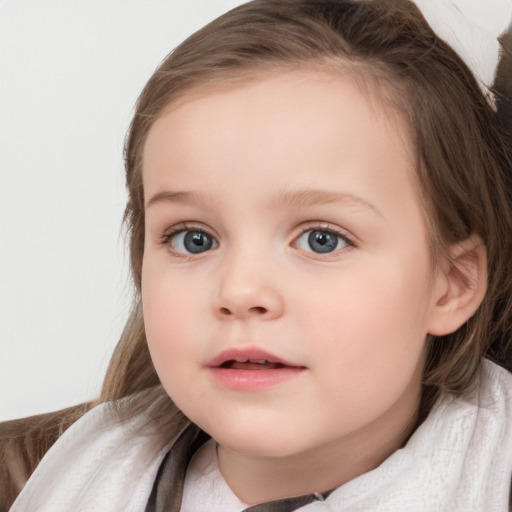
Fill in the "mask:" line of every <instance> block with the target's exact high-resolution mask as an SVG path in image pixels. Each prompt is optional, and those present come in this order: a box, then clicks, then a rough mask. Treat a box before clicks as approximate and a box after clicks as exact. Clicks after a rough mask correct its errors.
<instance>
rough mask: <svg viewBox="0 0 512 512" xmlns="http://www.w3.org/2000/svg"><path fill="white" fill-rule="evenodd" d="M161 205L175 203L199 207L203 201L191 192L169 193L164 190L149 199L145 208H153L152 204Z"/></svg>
mask: <svg viewBox="0 0 512 512" xmlns="http://www.w3.org/2000/svg"><path fill="white" fill-rule="evenodd" d="M161 203H171V204H172V203H177V204H187V205H190V206H196V205H201V204H204V203H205V200H204V199H203V198H202V197H201V196H200V195H198V194H194V193H193V192H171V191H167V190H164V191H163V192H157V193H156V194H155V195H154V196H152V197H151V199H150V200H149V201H148V202H147V203H146V208H149V207H150V206H153V205H154V204H161Z"/></svg>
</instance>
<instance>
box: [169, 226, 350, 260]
mask: <svg viewBox="0 0 512 512" xmlns="http://www.w3.org/2000/svg"><path fill="white" fill-rule="evenodd" d="M314 231H318V232H323V233H330V234H332V235H335V236H336V237H339V238H340V239H341V240H342V241H343V242H344V243H345V244H346V247H343V248H341V249H335V250H334V251H332V252H326V253H324V254H322V253H316V252H314V251H304V252H310V253H312V254H319V255H321V256H323V257H329V256H332V255H333V254H337V253H339V252H340V251H343V250H346V249H347V248H349V249H350V248H352V247H355V246H356V244H355V242H354V241H353V240H352V238H350V237H349V236H348V235H347V234H346V233H344V232H342V231H341V230H339V229H337V228H335V227H333V226H331V225H330V224H325V223H315V224H311V225H309V226H307V227H304V228H303V229H302V230H301V232H300V234H299V235H298V236H296V237H295V238H294V242H293V244H294V246H296V245H297V242H298V241H299V240H300V238H301V237H302V236H304V235H305V234H306V233H308V232H314ZM186 232H193V233H200V234H203V235H206V236H207V237H210V238H212V239H213V240H214V241H215V243H216V244H217V246H218V242H217V240H216V238H215V236H213V235H212V234H211V233H209V232H208V231H207V230H205V229H203V228H201V227H195V226H190V225H187V224H181V225H178V226H175V227H172V228H170V229H168V230H167V231H166V232H165V233H163V234H162V236H161V240H160V244H161V245H162V246H165V247H167V248H168V249H169V251H170V252H171V253H172V254H173V256H176V257H181V258H194V257H195V256H197V255H200V254H202V253H201V252H199V253H197V254H194V253H182V252H179V251H177V250H175V249H174V248H172V246H171V244H172V241H173V240H174V239H175V237H176V236H177V235H179V234H181V233H186ZM215 248H216V247H215ZM209 250H210V249H208V250H207V251H204V252H208V251H209Z"/></svg>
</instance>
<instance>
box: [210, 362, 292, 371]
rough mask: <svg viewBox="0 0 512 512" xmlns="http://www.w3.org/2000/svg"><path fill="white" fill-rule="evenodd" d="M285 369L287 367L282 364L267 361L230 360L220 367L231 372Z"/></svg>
mask: <svg viewBox="0 0 512 512" xmlns="http://www.w3.org/2000/svg"><path fill="white" fill-rule="evenodd" d="M285 367H286V365H284V364H282V363H271V362H270V361H267V360H266V359H252V360H251V359H248V360H247V361H235V360H234V359H230V360H229V361H225V362H224V363H222V364H221V365H220V368H227V369H229V370H276V369H278V368H285Z"/></svg>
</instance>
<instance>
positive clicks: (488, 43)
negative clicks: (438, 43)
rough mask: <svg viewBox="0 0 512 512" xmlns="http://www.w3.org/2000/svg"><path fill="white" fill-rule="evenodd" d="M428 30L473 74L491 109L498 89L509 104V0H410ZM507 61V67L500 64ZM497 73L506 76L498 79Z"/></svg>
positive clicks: (511, 44)
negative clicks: (449, 48) (505, 94)
mask: <svg viewBox="0 0 512 512" xmlns="http://www.w3.org/2000/svg"><path fill="white" fill-rule="evenodd" d="M413 2H414V3H415V4H416V5H417V6H418V8H419V9H420V11H421V12H422V14H423V16H424V17H425V19H426V20H427V22H428V23H429V25H430V27H431V28H432V30H433V31H434V32H435V33H436V34H437V35H438V36H439V37H440V38H441V39H443V40H444V41H445V42H446V43H448V44H449V45H450V46H451V47H452V48H453V49H454V50H455V51H456V52H457V53H458V54H459V55H460V57H462V59H463V60H464V61H465V63H466V65H467V66H468V67H469V68H470V69H471V70H472V71H473V74H474V75H475V77H476V79H477V80H478V82H479V84H480V87H481V88H482V90H483V92H484V94H485V96H486V97H487V98H488V100H489V102H490V103H491V104H492V105H493V106H495V101H496V98H495V97H494V95H495V94H496V91H495V88H496V86H498V90H499V89H500V87H499V86H500V85H501V86H508V88H507V91H499V92H500V93H501V94H504V93H507V94H508V99H509V101H511V102H512V64H511V61H512V23H511V22H512V0H413ZM506 60H508V65H505V64H506V63H505V62H504V61H506ZM500 73H506V76H505V77H502V76H501V75H500Z"/></svg>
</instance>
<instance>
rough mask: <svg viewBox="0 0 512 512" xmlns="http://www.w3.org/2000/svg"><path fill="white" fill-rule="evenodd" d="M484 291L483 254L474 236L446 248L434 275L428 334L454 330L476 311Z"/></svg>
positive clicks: (484, 253) (485, 288)
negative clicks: (432, 301)
mask: <svg viewBox="0 0 512 512" xmlns="http://www.w3.org/2000/svg"><path fill="white" fill-rule="evenodd" d="M486 291H487V251H486V249H485V245H484V243H483V242H482V240H481V239H480V237H478V236H476V235H474V236H471V237H469V238H468V239H467V240H464V241H463V242H459V243H457V244H454V245H453V246H452V247H450V250H449V251H448V254H447V255H446V256H445V257H444V258H443V261H442V263H441V265H440V268H439V269H438V271H437V274H436V285H435V296H434V302H435V303H434V305H433V308H432V310H431V316H430V318H429V329H428V333H429V334H432V335H434V336H444V335H446V334H450V333H452V332H454V331H456V330H457V329H458V328H459V327H460V326H461V325H463V324H464V323H465V322H466V321H467V320H469V319H470V318H471V317H472V316H473V315H474V314H475V312H476V310H477V309H478V306H479V305H480V303H481V302H482V300H483V298H484V296H485V292H486Z"/></svg>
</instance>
